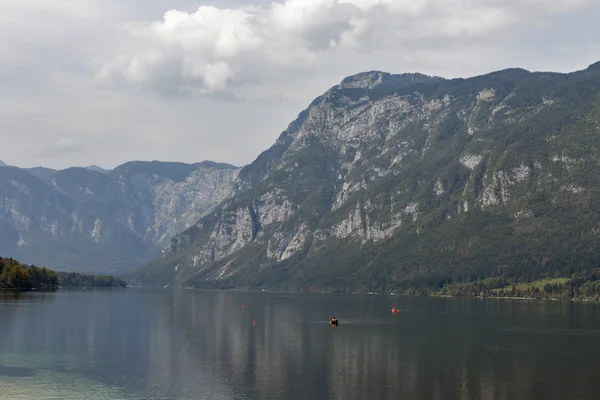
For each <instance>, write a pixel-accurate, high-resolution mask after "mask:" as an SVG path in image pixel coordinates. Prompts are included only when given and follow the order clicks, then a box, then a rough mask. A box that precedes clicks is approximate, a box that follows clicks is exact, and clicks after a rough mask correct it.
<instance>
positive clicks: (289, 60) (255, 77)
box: [0, 0, 600, 168]
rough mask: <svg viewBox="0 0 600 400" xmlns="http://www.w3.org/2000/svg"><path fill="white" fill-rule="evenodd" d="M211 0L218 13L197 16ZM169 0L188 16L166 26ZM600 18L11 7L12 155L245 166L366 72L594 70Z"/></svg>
mask: <svg viewBox="0 0 600 400" xmlns="http://www.w3.org/2000/svg"><path fill="white" fill-rule="evenodd" d="M211 4H213V5H215V7H213V9H212V11H213V12H214V18H213V19H212V20H210V21H209V22H211V23H206V21H204V22H203V21H199V20H197V18H199V17H200V16H201V15H200V14H198V10H199V8H198V7H199V6H202V5H205V6H207V5H211ZM294 7H299V8H296V9H295V8H294ZM226 8H228V9H230V10H231V11H232V12H233V13H234V14H235V13H237V14H236V15H237V16H238V18H241V19H239V20H241V21H242V22H244V21H246V22H244V23H242V24H238V23H237V22H238V20H235V19H232V17H231V15H230V14H231V13H229V14H227V13H225V12H224V9H226ZM302 8H305V9H306V11H305V14H302V13H300V12H299V11H298V10H299V9H302ZM171 9H177V10H180V11H182V12H183V14H172V15H175V16H178V17H183V18H182V19H173V20H170V23H171V25H170V28H168V29H167V28H165V26H164V25H165V24H164V21H163V17H164V16H165V12H167V11H169V10H171ZM205 10H206V9H205ZM598 15H600V3H598V2H596V1H592V0H588V1H586V0H562V1H556V0H504V1H501V0H467V1H465V0H422V1H414V0H381V1H379V0H310V1H299V0H297V1H291V0H290V1H285V2H284V1H282V0H278V1H276V2H275V3H273V2H272V1H270V0H257V1H252V2H246V1H242V0H224V1H219V2H212V3H211V2H208V1H200V2H198V1H195V0H157V1H152V2H148V1H144V0H125V1H117V0H78V1H77V2H74V1H69V0H57V1H54V2H47V1H43V0H21V1H13V2H10V1H5V2H0V56H1V57H2V60H3V61H2V63H1V64H0V85H1V86H2V91H1V92H0V148H2V149H3V154H2V159H3V160H4V161H5V162H7V163H8V164H11V165H22V166H32V165H38V164H45V165H47V166H49V167H54V168H61V167H67V166H71V165H89V164H97V165H101V166H103V167H114V166H115V165H116V164H119V163H121V162H124V161H127V160H131V159H164V160H180V161H187V162H193V161H199V160H204V159H215V160H216V161H224V162H230V163H233V164H237V165H242V164H244V163H247V162H250V161H252V160H253V159H254V158H255V157H256V155H257V154H259V153H260V151H262V150H264V149H265V148H267V147H268V146H269V145H270V144H272V143H273V141H274V140H275V139H276V138H277V136H278V134H279V132H281V131H282V130H283V129H284V128H285V127H286V126H287V124H288V123H289V122H290V121H291V120H292V119H294V118H295V117H296V115H297V114H298V112H299V111H300V110H302V109H303V108H304V107H305V106H306V105H307V104H308V103H309V102H310V101H311V100H312V99H313V98H314V97H316V96H318V95H320V94H321V93H322V92H323V91H325V90H326V89H328V88H329V87H331V86H333V85H335V84H336V83H338V82H339V81H341V80H342V79H343V78H344V77H345V76H347V75H350V74H354V73H357V72H361V71H364V70H373V69H377V70H386V71H389V72H422V73H427V74H431V75H441V76H445V77H458V76H462V77H465V76H471V75H475V74H480V73H485V72H488V71H491V70H496V69H500V68H506V67H523V68H526V69H530V70H558V71H565V72H566V71H572V70H575V69H581V68H585V67H586V66H587V65H589V64H591V63H592V62H595V61H598V59H600V39H599V38H600V24H598V23H597V17H598ZM186 16H187V17H186ZM195 18H196V19H195ZM240 29H241V30H240ZM174 99H176V100H177V101H174ZM61 138H64V139H65V140H66V139H70V140H72V141H73V142H71V144H69V143H68V142H66V141H63V142H60V140H61ZM61 143H62V144H61ZM6 149H8V150H6Z"/></svg>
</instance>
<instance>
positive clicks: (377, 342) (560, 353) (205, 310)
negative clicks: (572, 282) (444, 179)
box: [0, 290, 600, 399]
mask: <svg viewBox="0 0 600 400" xmlns="http://www.w3.org/2000/svg"><path fill="white" fill-rule="evenodd" d="M241 304H244V305H245V307H244V308H242V307H241ZM393 306H396V307H398V308H399V310H400V311H399V312H398V313H397V314H392V313H391V312H390V309H391V308H392V307H393ZM596 308H597V307H596V306H595V305H590V304H573V303H551V302H538V303H536V302H531V303H530V302H518V301H514V302H511V301H462V300H446V299H418V298H387V297H386V298H384V297H346V296H331V295H282V294H264V293H240V292H197V291H168V290H164V291H145V290H98V291H73V292H58V293H50V294H40V293H28V294H2V295H1V297H0V387H1V388H10V389H9V390H12V391H14V393H17V392H16V391H17V390H18V388H21V389H22V388H23V387H25V386H26V387H27V388H28V389H27V390H29V391H30V392H28V393H30V394H29V395H31V393H32V392H31V391H32V390H39V391H44V392H43V393H46V394H47V393H48V392H47V391H48V390H56V391H57V392H56V393H59V392H58V391H60V390H63V392H64V388H65V387H68V388H69V389H68V393H70V396H72V398H103V397H104V398H119V399H125V398H127V399H199V398H200V399H202V398H206V399H398V398H403V399H515V398H519V399H565V398H570V399H593V398H596V395H597V393H598V390H599V389H600V383H599V382H600V381H599V379H598V378H600V372H599V370H598V368H597V362H596V355H597V354H600V352H599V351H600V341H599V340H598V339H599V338H600V324H598V323H597V322H596V318H595V317H596ZM333 315H335V316H336V317H337V318H338V320H339V321H340V325H339V327H338V328H336V329H332V328H331V326H330V324H329V320H330V319H331V317H332V316H333ZM253 321H256V325H254V324H253ZM36 385H37V386H36ZM36 388H37V389H36ZM52 388H54V389H52ZM90 388H93V390H91V389H90ZM21 389H19V390H21ZM78 390H79V392H77V391H78ZM94 391H95V392H94ZM63 392H60V393H63ZM92 392H93V393H96V394H95V395H93V396H92V395H91V393H92ZM14 393H12V394H14ZM10 394H11V393H7V392H6V389H4V390H0V398H12V397H10ZM6 395H9V397H2V396H6ZM60 396H63V397H64V396H66V395H64V394H60V395H58V394H57V395H56V398H61V397H60ZM78 396H79V397H78ZM22 398H27V396H26V395H23V397H22Z"/></svg>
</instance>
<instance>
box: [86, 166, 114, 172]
mask: <svg viewBox="0 0 600 400" xmlns="http://www.w3.org/2000/svg"><path fill="white" fill-rule="evenodd" d="M85 169H89V170H90V171H96V172H101V173H103V174H105V173H107V172H108V171H109V170H107V169H104V168H102V167H99V166H97V165H88V166H87V167H85Z"/></svg>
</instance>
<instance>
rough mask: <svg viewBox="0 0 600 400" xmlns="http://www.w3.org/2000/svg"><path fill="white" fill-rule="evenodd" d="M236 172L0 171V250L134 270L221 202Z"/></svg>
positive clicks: (219, 167)
mask: <svg viewBox="0 0 600 400" xmlns="http://www.w3.org/2000/svg"><path fill="white" fill-rule="evenodd" d="M237 173H238V169H237V168H236V167H233V166H231V165H226V164H217V163H212V162H204V163H198V164H182V163H163V162H130V163H126V164H123V165H121V166H118V167H117V168H115V169H114V170H111V171H106V170H104V169H101V168H99V167H95V166H92V167H88V168H69V169H66V170H62V171H56V170H53V169H48V168H42V167H38V168H29V169H21V168H16V167H7V166H3V167H2V168H0V253H2V254H3V255H5V256H12V257H15V258H18V259H19V260H21V261H23V262H25V263H33V264H37V265H41V266H46V267H49V268H53V269H56V270H59V271H78V272H103V273H104V272H109V273H119V272H125V271H130V270H133V269H136V268H138V267H139V266H141V265H142V264H143V263H144V262H148V261H150V260H152V259H153V258H154V257H157V256H158V255H159V254H160V250H161V248H162V247H163V246H164V245H165V244H167V243H168V242H169V240H170V239H171V237H172V236H174V235H175V234H177V233H179V232H181V231H183V230H184V229H186V228H187V227H189V226H190V225H192V224H193V223H194V222H195V221H197V220H198V218H200V217H201V216H202V215H203V214H204V213H205V212H206V211H208V210H210V209H211V208H212V207H214V206H216V205H217V204H219V203H220V202H221V201H222V200H223V199H224V198H226V197H227V196H228V195H229V193H230V190H231V185H232V182H233V180H234V179H235V177H236V175H237Z"/></svg>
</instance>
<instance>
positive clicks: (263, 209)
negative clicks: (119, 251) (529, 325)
mask: <svg viewBox="0 0 600 400" xmlns="http://www.w3.org/2000/svg"><path fill="white" fill-rule="evenodd" d="M599 150H600V64H595V65H592V66H590V67H589V68H588V69H586V70H584V71H579V72H575V73H570V74H559V73H530V72H528V71H525V70H521V69H510V70H505V71H499V72H494V73H491V74H488V75H485V76H478V77H474V78H470V79H453V80H445V79H441V78H434V77H427V76H424V75H419V74H409V75H390V74H386V73H382V72H368V73H363V74H359V75H356V76H352V77H349V78H347V79H344V81H343V82H342V83H341V84H339V85H337V86H335V87H333V88H331V89H330V90H329V91H327V92H326V93H325V94H324V95H322V96H321V97H319V98H317V99H316V100H315V101H313V103H312V104H311V105H310V106H309V107H308V108H307V109H306V110H305V111H303V112H302V113H301V114H300V115H299V117H298V119H296V120H295V121H294V122H293V123H292V124H290V126H289V127H288V129H287V130H286V131H284V132H283V133H282V134H281V136H280V137H279V139H278V140H277V142H276V143H275V144H274V145H273V146H272V147H271V148H270V149H269V150H267V151H265V152H264V153H262V154H261V155H260V156H259V157H258V158H257V159H256V160H255V161H254V162H253V163H252V164H250V165H248V166H246V167H245V168H243V169H242V170H241V171H240V174H239V177H238V179H237V181H236V182H235V187H234V191H233V194H232V196H231V197H230V198H228V199H227V200H225V201H224V202H223V203H222V204H221V205H220V206H219V207H218V208H216V209H215V210H213V211H212V212H211V213H209V214H208V215H206V216H204V217H203V218H201V219H200V220H199V221H198V222H197V223H196V224H194V225H193V226H192V227H190V228H189V229H188V230H186V231H185V232H183V233H182V234H180V235H177V236H176V237H175V238H174V239H173V240H172V242H171V245H170V246H169V247H168V249H167V251H166V252H165V253H164V254H163V255H162V257H161V258H159V259H158V260H156V261H154V262H153V263H151V264H150V265H148V266H146V267H145V268H144V269H143V270H141V272H140V273H139V275H138V278H137V281H138V282H143V283H147V284H157V285H190V286H199V287H246V288H269V289H273V288H278V289H291V290H333V291H371V290H372V291H387V292H391V291H396V290H407V289H408V288H414V287H428V288H435V287H438V288H439V287H441V286H442V285H444V284H447V283H453V282H469V281H474V280H479V279H485V278H487V277H493V276H506V277H512V278H515V279H517V278H519V277H523V278H524V279H525V278H526V279H538V278H542V277H554V276H570V275H571V274H573V273H577V272H585V271H588V270H589V269H590V268H592V269H593V268H596V267H597V266H598V265H600V251H599V250H598V249H600V196H599V195H600V184H599V180H598V177H599V176H600V156H599V154H600V153H599Z"/></svg>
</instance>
